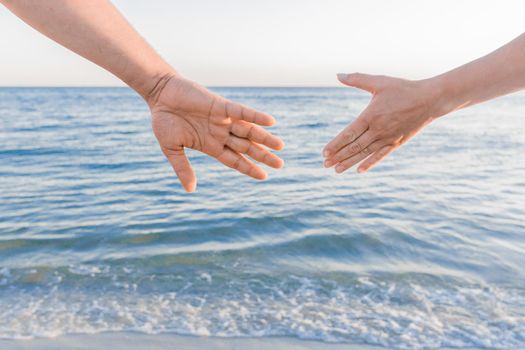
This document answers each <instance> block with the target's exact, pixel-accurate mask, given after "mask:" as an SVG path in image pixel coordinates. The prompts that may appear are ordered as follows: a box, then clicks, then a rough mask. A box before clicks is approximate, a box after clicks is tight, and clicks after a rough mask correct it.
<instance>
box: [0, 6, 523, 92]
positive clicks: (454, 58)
mask: <svg viewBox="0 0 525 350" xmlns="http://www.w3.org/2000/svg"><path fill="white" fill-rule="evenodd" d="M114 3H115V4H116V6H117V7H118V8H119V9H120V10H121V11H122V12H123V13H124V15H125V16H126V17H127V18H128V20H129V21H130V22H131V23H132V24H133V25H134V27H135V28H136V29H137V30H138V31H139V32H140V33H141V34H142V35H143V36H144V37H145V38H146V39H147V40H148V41H149V42H150V44H151V45H152V46H153V47H155V48H156V49H157V50H158V51H159V52H160V53H161V55H162V56H163V57H164V58H165V59H166V60H167V61H168V62H170V63H171V64H172V65H173V66H174V67H175V68H176V69H177V70H179V71H180V72H182V74H184V75H185V76H187V77H188V78H191V79H193V80H196V81H198V82H200V83H202V84H205V85H208V86H331V85H333V86H337V85H338V83H337V81H336V80H335V74H336V73H337V72H353V71H361V72H370V73H376V74H390V75H397V76H402V77H406V78H423V77H427V76H430V75H433V74H437V73H440V72H442V71H445V70H448V69H451V68H454V67H455V66H458V65H460V64H463V63H465V62H467V61H469V60H472V59H475V58H477V57H479V56H481V55H484V54H486V53H488V52H490V51H492V50H493V49H496V48H497V47H499V46H501V45H502V44H504V43H506V42H508V41H510V40H511V39H513V38H514V37H516V36H518V35H520V34H521V33H522V32H524V31H525V1H524V0H498V1H496V0H491V1H486V0H477V1H476V0H440V1H423V0H400V1H392V0H264V1H262V0H259V1H251V0H220V1H219V0H187V1H174V0H151V1H144V0H116V1H114ZM19 85H21V86H28V85H30V86H112V85H121V83H120V82H119V80H118V79H116V78H114V77H113V76H112V75H111V74H109V73H107V72H105V71H104V70H102V69H101V68H98V67H97V66H95V65H93V64H91V63H89V62H87V61H86V60H84V59H82V58H80V57H78V56H76V55H75V54H73V53H71V52H69V51H67V50H66V49H63V48H62V47H60V46H59V45H58V44H56V43H54V42H52V41H50V40H49V39H47V38H45V37H43V36H42V35H41V34H39V33H37V32H35V31H34V30H33V29H31V28H30V27H28V26H27V25H26V24H24V23H23V22H21V21H20V20H18V19H17V18H16V17H15V16H14V15H12V14H11V13H10V12H9V11H7V10H6V9H5V8H3V7H2V6H0V86H19Z"/></svg>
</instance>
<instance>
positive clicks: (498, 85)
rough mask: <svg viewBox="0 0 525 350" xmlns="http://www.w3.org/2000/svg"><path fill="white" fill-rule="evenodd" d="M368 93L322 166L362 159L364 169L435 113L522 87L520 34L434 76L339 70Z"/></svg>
mask: <svg viewBox="0 0 525 350" xmlns="http://www.w3.org/2000/svg"><path fill="white" fill-rule="evenodd" d="M338 78H339V80H340V81H341V82H342V83H343V84H345V85H348V86H352V87H356V88H359V89H363V90H365V91H368V92H370V93H371V94H372V100H371V101H370V104H369V105H368V106H367V108H366V109H365V110H364V111H363V112H362V113H361V115H360V116H359V117H358V118H357V119H356V120H355V121H354V122H353V123H351V124H350V125H349V126H348V127H346V128H345V129H344V130H343V131H341V133H340V134H339V135H337V136H336V137H335V138H334V139H333V140H332V141H330V142H329V143H328V144H327V145H326V147H325V149H324V156H325V158H326V160H325V166H326V167H332V166H335V169H336V171H337V172H338V173H340V172H343V171H346V170H347V169H349V168H351V167H352V166H354V165H355V164H357V163H359V162H361V161H363V160H364V161H363V162H362V163H361V164H360V165H359V167H358V171H359V172H360V173H361V172H365V171H367V170H369V169H370V168H371V167H372V166H374V165H375V164H377V163H379V162H380V161H381V160H382V159H384V158H385V157H386V156H387V155H389V154H390V153H391V152H393V151H394V150H395V149H396V148H398V147H399V146H401V145H402V144H404V143H405V142H406V141H408V140H409V139H410V138H411V137H413V136H414V135H416V134H417V133H418V132H419V131H420V130H421V129H422V128H423V127H425V126H426V125H428V124H429V123H431V122H432V121H433V120H435V119H436V118H438V117H441V116H444V115H446V114H448V113H450V112H453V111H455V110H458V109H461V108H465V107H468V106H471V105H474V104H477V103H480V102H483V101H487V100H490V99H493V98H495V97H498V96H502V95H506V94H509V93H512V92H515V91H518V90H522V89H524V88H525V34H523V35H521V36H519V37H518V38H516V39H514V40H513V41H511V42H510V43H508V44H507V45H505V46H503V47H501V48H499V49H498V50H496V51H494V52H492V53H491V54H489V55H487V56H484V57H482V58H480V59H477V60H475V61H473V62H470V63H468V64H465V65H463V66H461V67H459V68H456V69H454V70H451V71H449V72H447V73H444V74H441V75H439V76H436V77H433V78H430V79H426V80H419V81H409V80H404V79H398V78H391V77H386V76H376V75H367V74H359V73H355V74H339V75H338Z"/></svg>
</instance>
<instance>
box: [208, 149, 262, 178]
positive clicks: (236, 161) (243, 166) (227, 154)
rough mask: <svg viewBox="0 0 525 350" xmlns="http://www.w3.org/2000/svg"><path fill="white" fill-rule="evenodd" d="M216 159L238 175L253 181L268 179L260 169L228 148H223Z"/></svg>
mask: <svg viewBox="0 0 525 350" xmlns="http://www.w3.org/2000/svg"><path fill="white" fill-rule="evenodd" d="M217 159H218V160H219V161H220V162H221V163H222V164H224V165H226V166H227V167H230V168H232V169H235V170H237V171H239V172H240V173H243V174H245V175H248V176H250V177H253V178H254V179H257V180H264V179H266V178H267V177H268V175H266V173H265V172H264V171H263V170H262V169H261V168H259V167H258V166H257V165H255V164H253V163H252V162H250V161H249V160H248V159H246V158H245V157H243V156H242V155H240V154H239V153H237V152H234V151H232V150H231V149H230V148H228V147H224V150H223V151H222V153H221V154H220V156H218V157H217Z"/></svg>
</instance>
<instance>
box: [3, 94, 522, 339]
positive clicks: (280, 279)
mask: <svg viewBox="0 0 525 350" xmlns="http://www.w3.org/2000/svg"><path fill="white" fill-rule="evenodd" d="M211 89H212V90H213V91H214V92H217V93H219V94H221V95H224V96H225V97H227V98H230V99H232V100H235V101H238V102H242V103H244V104H247V105H250V106H253V107H255V108H257V109H260V110H263V111H265V112H268V113H271V114H272V115H274V116H275V118H276V120H277V124H276V126H274V127H272V128H270V129H271V131H272V132H273V133H275V134H276V135H278V136H280V137H282V139H283V140H284V141H285V143H286V148H285V149H284V150H283V151H281V152H279V155H280V156H281V157H282V158H283V159H284V161H285V162H286V165H285V167H284V168H283V169H281V170H273V169H268V172H269V179H268V180H266V181H262V182H257V181H255V180H252V179H250V178H248V177H244V176H242V175H240V174H238V173H236V172H234V171H233V170H231V169H229V168H226V167H223V166H222V165H221V164H219V163H218V162H217V161H215V160H214V159H211V158H209V157H207V156H205V155H203V154H200V153H198V152H195V151H190V152H189V157H190V158H191V161H192V164H193V166H194V168H195V171H196V174H197V177H198V181H199V182H198V187H197V192H195V193H191V194H188V193H185V192H184V191H183V190H182V188H181V186H180V185H179V183H178V180H177V178H176V176H175V174H174V173H173V171H172V169H171V167H170V166H169V164H168V162H167V161H166V160H165V159H164V156H163V155H162V154H161V152H160V150H159V147H158V144H157V142H156V140H155V138H154V136H153V134H152V131H151V125H150V115H149V111H148V108H147V106H146V104H145V103H144V102H143V101H142V99H141V98H140V97H139V96H138V95H136V94H135V93H134V92H133V91H132V90H130V89H128V88H123V87H118V88H0V338H2V339H27V338H35V337H36V338H38V337H56V336H60V335H64V334H85V333H88V334H98V333H102V332H139V333H148V334H158V333H173V334H180V335H193V336H214V337H255V338H259V337H290V338H299V339H309V340H317V341H321V342H326V343H343V344H369V345H377V346H383V347H385V348H396V349H433V348H440V347H449V348H464V347H471V348H482V349H484V348H487V349H520V348H521V349H523V348H525V94H514V95H510V96H507V97H503V98H500V99H497V100H494V101H492V102H488V103H485V104H482V105H478V106H474V107H472V108H470V109H466V110H463V111H459V112H456V113H453V114H451V115H449V116H445V117H443V118H441V119H439V120H437V121H435V122H434V123H432V124H431V125H429V126H428V127H427V128H426V129H425V130H423V132H422V133H420V134H419V135H417V136H416V137H415V138H414V139H412V140H410V141H409V142H408V143H407V144H406V145H404V146H402V147H401V148H399V149H398V150H397V151H395V152H394V153H393V154H392V155H390V156H389V157H388V158H386V159H385V160H384V161H383V162H382V163H380V164H379V165H377V166H376V168H374V169H373V170H371V171H370V172H369V173H366V174H362V175H359V174H357V173H356V172H355V169H352V170H350V171H348V172H346V173H344V174H339V175H338V174H335V173H334V171H333V169H324V168H323V166H322V163H323V157H322V154H321V151H322V148H323V146H324V145H325V144H326V143H327V142H328V141H330V139H331V138H333V137H334V136H335V135H336V134H337V133H338V132H339V131H340V130H341V129H342V128H344V127H345V126H346V125H347V124H348V123H350V122H351V121H352V120H354V119H355V118H356V117H357V116H358V115H359V113H360V111H361V110H362V109H363V108H364V107H366V105H367V103H368V102H369V96H368V95H367V94H365V93H362V92H359V91H356V90H353V89H349V88H255V87H254V88H250V87H242V88H241V87H239V88H232V87H227V88H226V87H222V88H220V87H217V88H211Z"/></svg>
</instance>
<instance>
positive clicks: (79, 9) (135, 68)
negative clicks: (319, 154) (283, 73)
mask: <svg viewBox="0 0 525 350" xmlns="http://www.w3.org/2000/svg"><path fill="white" fill-rule="evenodd" d="M0 3H2V4H3V5H5V6H6V7H7V8H8V9H9V10H11V11H12V12H13V13H14V14H16V15H17V16H18V17H20V18H21V19H22V20H23V21H25V22H26V23H27V24H29V25H30V26H32V27H33V28H35V29H36V30H38V31H39V32H41V33H42V34H44V35H46V36H47V37H49V38H51V39H53V40H54V41H56V42H58V43H59V44H61V45H63V46H65V47H67V48H68V49H70V50H72V51H74V52H76V53H77V54H79V55H81V56H83V57H85V58H86V59H88V60H90V61H92V62H94V63H96V64H98V65H99V66H101V67H103V68H105V69H106V70H108V71H110V72H111V73H113V74H114V75H116V76H117V77H118V78H120V79H121V80H122V81H124V82H125V83H126V84H127V85H129V86H130V87H131V88H132V89H134V90H135V91H136V92H137V93H138V94H139V95H140V96H142V97H143V98H144V100H145V102H146V103H147V104H148V106H149V108H150V110H151V115H152V127H153V132H154V134H155V136H156V137H157V140H158V142H159V145H160V148H161V150H162V152H163V153H164V155H165V156H166V157H167V159H168V161H169V162H170V164H171V165H172V167H173V169H174V170H175V172H176V174H177V176H178V177H179V180H180V181H181V183H182V186H183V187H184V188H185V190H186V191H188V192H191V191H194V190H195V187H196V183H197V179H196V177H195V174H194V172H193V169H192V167H191V165H190V162H189V160H188V158H187V157H186V155H185V153H184V149H185V148H192V149H195V150H198V151H200V152H203V153H205V154H207V155H209V156H211V157H214V158H216V159H217V160H218V161H220V162H221V163H223V164H224V165H226V166H228V167H230V168H233V169H235V170H237V171H239V172H241V173H243V174H245V175H248V176H250V177H253V178H255V179H258V180H263V179H265V178H266V177H267V175H266V173H265V172H264V171H263V170H262V169H261V168H260V167H259V166H258V165H256V164H255V163H254V162H252V161H250V160H249V159H248V158H247V157H246V156H248V157H250V158H251V159H253V160H254V161H256V162H259V163H263V164H265V165H268V166H270V167H272V168H281V167H282V166H283V164H284V163H283V161H282V160H281V159H280V158H279V157H277V156H276V155H274V154H273V153H271V152H270V151H269V150H268V148H270V149H273V150H280V149H282V148H283V146H284V143H283V142H282V141H281V140H280V139H279V138H278V137H276V136H274V135H272V134H271V133H269V132H268V131H267V130H265V129H264V128H262V127H261V126H271V125H273V124H274V123H275V120H274V118H273V117H272V116H270V115H268V114H265V113H262V112H258V111H255V110H253V109H251V108H249V107H246V106H243V105H241V104H238V103H235V102H233V101H229V100H227V99H225V98H223V97H221V96H219V95H217V94H214V93H212V92H210V91H209V90H207V89H206V88H204V87H202V86H200V85H199V84H197V83H195V82H192V81H190V80H188V79H185V78H184V77H183V76H182V75H180V74H179V73H178V72H176V71H175V69H173V68H172V67H171V66H170V65H169V64H168V63H167V62H166V61H164V60H163V59H162V58H161V57H160V56H159V55H158V53H157V52H156V51H155V50H154V49H153V48H152V47H151V46H149V45H148V44H147V42H146V41H145V40H144V39H143V38H141V37H140V35H139V34H138V33H137V32H136V31H135V30H134V29H133V28H132V27H131V25H130V24H129V23H128V22H127V21H126V20H125V18H124V17H123V16H122V15H121V14H120V13H119V11H118V10H117V9H116V8H115V7H114V6H113V5H112V4H111V3H110V2H109V1H107V0H90V1H85V0H53V1H41V0H0ZM266 147H268V148H266Z"/></svg>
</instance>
